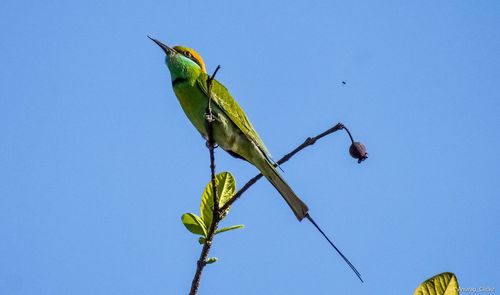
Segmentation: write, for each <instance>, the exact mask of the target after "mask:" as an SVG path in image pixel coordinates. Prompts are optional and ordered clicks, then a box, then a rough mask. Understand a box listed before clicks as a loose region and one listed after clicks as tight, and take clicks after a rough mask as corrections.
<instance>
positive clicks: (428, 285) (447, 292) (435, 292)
mask: <svg viewBox="0 0 500 295" xmlns="http://www.w3.org/2000/svg"><path fill="white" fill-rule="evenodd" d="M413 295H458V281H457V277H456V276H455V275H454V274H453V273H451V272H444V273H442V274H439V275H436V276H433V277H432V278H430V279H428V280H427V281H425V282H423V283H422V284H420V286H418V287H417V289H415V292H414V293H413Z"/></svg>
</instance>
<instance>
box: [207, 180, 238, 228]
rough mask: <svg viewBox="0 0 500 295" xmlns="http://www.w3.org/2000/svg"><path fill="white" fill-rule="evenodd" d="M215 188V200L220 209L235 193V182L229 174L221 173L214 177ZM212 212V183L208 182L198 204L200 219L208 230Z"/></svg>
mask: <svg viewBox="0 0 500 295" xmlns="http://www.w3.org/2000/svg"><path fill="white" fill-rule="evenodd" d="M215 186H216V187H217V198H218V199H219V208H220V207H222V206H224V204H226V202H227V201H228V200H229V199H230V198H231V197H232V196H233V195H234V194H235V193H236V181H235V180H234V177H233V175H232V174H231V173H230V172H222V173H219V174H217V175H216V176H215ZM213 210H214V195H213V188H212V181H209V182H208V184H207V186H206V187H205V190H204V191H203V194H202V195H201V204H200V213H201V219H202V220H203V222H204V223H205V228H210V225H211V224H212V217H213V214H214V213H213ZM226 214H227V212H226Z"/></svg>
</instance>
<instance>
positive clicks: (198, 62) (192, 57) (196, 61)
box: [186, 56, 202, 68]
mask: <svg viewBox="0 0 500 295" xmlns="http://www.w3.org/2000/svg"><path fill="white" fill-rule="evenodd" d="M186 57H187V58H189V59H190V60H192V61H194V62H195V63H196V64H197V65H199V66H200V68H201V67H202V66H201V63H200V61H199V60H197V59H196V58H194V56H186Z"/></svg>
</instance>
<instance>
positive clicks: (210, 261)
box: [207, 257, 219, 264]
mask: <svg viewBox="0 0 500 295" xmlns="http://www.w3.org/2000/svg"><path fill="white" fill-rule="evenodd" d="M217 260H219V259H218V258H217V257H210V258H208V259H207V264H212V263H214V262H216V261H217Z"/></svg>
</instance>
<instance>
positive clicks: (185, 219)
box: [181, 213, 207, 237]
mask: <svg viewBox="0 0 500 295" xmlns="http://www.w3.org/2000/svg"><path fill="white" fill-rule="evenodd" d="M181 220H182V223H184V226H185V227H186V228H187V230H188V231H190V232H192V233H193V234H197V235H202V236H204V237H206V236H207V228H206V227H205V224H204V223H203V220H201V218H200V217H199V216H198V215H196V214H194V213H184V214H182V218H181Z"/></svg>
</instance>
